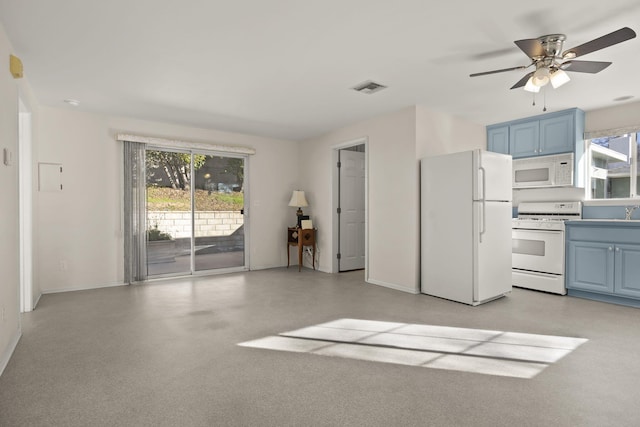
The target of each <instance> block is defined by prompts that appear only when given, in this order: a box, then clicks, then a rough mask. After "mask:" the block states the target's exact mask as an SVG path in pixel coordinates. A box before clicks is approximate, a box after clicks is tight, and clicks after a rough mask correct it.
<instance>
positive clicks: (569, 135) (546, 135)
mask: <svg viewBox="0 0 640 427" xmlns="http://www.w3.org/2000/svg"><path fill="white" fill-rule="evenodd" d="M574 122H575V115H574V114H573V113H567V114H562V115H559V116H555V117H550V118H548V119H541V120H540V148H539V150H538V154H539V155H545V154H558V153H570V152H572V151H573V150H574V147H575V143H576V126H575V123H574ZM583 133H584V130H583ZM580 136H582V134H581V135H580Z"/></svg>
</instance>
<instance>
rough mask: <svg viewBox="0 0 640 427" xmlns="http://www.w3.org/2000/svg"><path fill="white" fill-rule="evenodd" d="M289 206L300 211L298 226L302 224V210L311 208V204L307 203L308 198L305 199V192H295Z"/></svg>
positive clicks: (297, 212)
mask: <svg viewBox="0 0 640 427" xmlns="http://www.w3.org/2000/svg"><path fill="white" fill-rule="evenodd" d="M289 206H292V207H294V208H295V207H297V208H298V210H297V211H296V215H297V216H298V220H297V222H298V224H300V217H301V216H302V215H303V213H302V209H301V208H303V207H307V206H309V203H307V198H306V197H304V191H302V190H293V194H292V195H291V200H289Z"/></svg>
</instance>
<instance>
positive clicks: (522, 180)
mask: <svg viewBox="0 0 640 427" xmlns="http://www.w3.org/2000/svg"><path fill="white" fill-rule="evenodd" d="M512 178H513V179H512V183H513V188H539V187H571V186H573V153H566V154H554V155H550V156H538V157H527V158H525V159H514V160H513V175H512Z"/></svg>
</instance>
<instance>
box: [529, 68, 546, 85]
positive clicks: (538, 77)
mask: <svg viewBox="0 0 640 427" xmlns="http://www.w3.org/2000/svg"><path fill="white" fill-rule="evenodd" d="M531 82H532V83H533V84H534V85H536V86H538V87H542V86H544V85H546V84H547V83H549V69H548V68H547V67H540V68H538V69H537V70H536V72H535V73H533V76H531Z"/></svg>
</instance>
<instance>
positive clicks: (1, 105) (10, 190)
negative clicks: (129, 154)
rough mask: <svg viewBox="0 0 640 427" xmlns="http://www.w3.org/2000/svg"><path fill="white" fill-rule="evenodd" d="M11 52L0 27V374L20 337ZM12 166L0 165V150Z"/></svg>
mask: <svg viewBox="0 0 640 427" xmlns="http://www.w3.org/2000/svg"><path fill="white" fill-rule="evenodd" d="M10 53H12V50H11V46H10V44H9V40H8V39H7V37H6V35H5V33H4V28H3V27H2V26H0V94H1V96H0V183H2V190H1V193H0V194H2V202H0V272H2V273H1V274H2V280H0V374H1V373H2V371H3V370H4V367H5V366H6V363H7V362H8V360H9V357H10V356H11V353H12V352H13V348H14V347H15V345H16V344H17V342H18V339H19V337H20V312H19V293H18V292H19V289H20V282H19V281H20V273H19V257H18V255H19V252H18V249H19V247H20V241H19V221H18V209H19V205H18V83H17V81H16V80H14V79H13V77H12V76H11V74H10V73H9V54H10ZM3 149H7V150H9V152H10V153H12V155H13V163H12V164H11V165H10V166H6V165H5V164H4V163H3V162H2V150H3Z"/></svg>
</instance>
